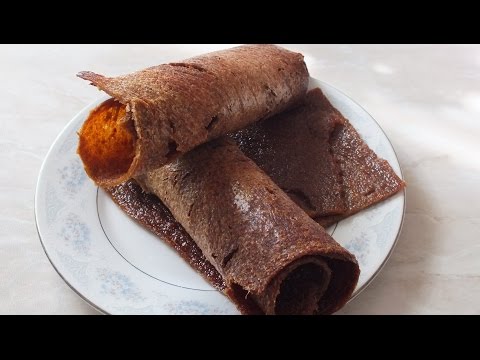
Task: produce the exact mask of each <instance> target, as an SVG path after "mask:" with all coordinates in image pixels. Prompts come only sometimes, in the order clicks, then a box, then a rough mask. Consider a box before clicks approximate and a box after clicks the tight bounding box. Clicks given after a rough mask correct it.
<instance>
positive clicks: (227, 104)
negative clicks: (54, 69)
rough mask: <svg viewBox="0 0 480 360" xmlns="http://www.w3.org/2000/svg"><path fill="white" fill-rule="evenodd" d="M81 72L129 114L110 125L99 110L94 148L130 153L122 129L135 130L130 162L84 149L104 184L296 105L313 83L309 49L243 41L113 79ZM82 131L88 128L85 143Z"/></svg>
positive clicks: (91, 172)
mask: <svg viewBox="0 0 480 360" xmlns="http://www.w3.org/2000/svg"><path fill="white" fill-rule="evenodd" d="M78 76H79V77H81V78H82V79H85V80H89V81H91V82H92V83H93V84H94V85H95V86H97V87H98V88H99V89H101V90H103V91H105V92H106V93H108V94H109V95H111V96H112V97H113V98H115V99H116V100H118V101H119V102H120V103H122V104H124V105H126V107H125V111H126V115H125V116H124V117H123V118H120V117H119V118H117V117H113V116H112V117H110V124H107V123H106V122H105V118H106V117H103V118H102V117H100V118H102V119H101V120H98V121H99V122H100V123H101V125H102V126H97V125H95V124H92V123H90V124H89V126H90V127H91V128H92V127H93V128H96V129H98V131H97V132H96V134H97V135H95V133H94V132H90V133H89V135H90V138H89V139H83V141H84V142H85V143H89V144H90V146H89V147H88V149H95V148H101V147H105V146H108V147H110V148H113V149H115V148H118V152H119V153H121V154H124V153H125V149H124V148H123V147H122V142H121V141H116V140H115V137H116V136H117V134H123V135H124V136H125V134H126V133H127V132H132V136H133V139H134V141H135V148H134V151H132V153H131V154H127V156H123V160H124V161H126V162H127V163H128V164H127V165H123V164H122V165H121V166H119V165H117V163H118V161H110V162H109V161H103V160H102V159H100V161H99V162H95V161H96V160H98V158H99V157H98V156H91V155H92V152H93V150H92V151H91V152H89V153H88V154H86V156H84V155H85V154H84V153H82V151H81V150H82V149H79V150H80V153H79V154H80V156H81V158H82V160H83V162H84V166H85V169H86V171H87V173H88V175H89V176H90V177H91V178H92V179H93V180H94V181H95V182H96V183H97V184H99V185H102V186H111V185H115V184H119V183H121V182H123V181H125V180H127V179H129V178H131V177H132V176H135V175H138V174H142V173H145V172H146V171H148V170H151V169H155V168H157V167H159V166H160V165H163V164H164V163H166V162H168V161H171V160H173V159H174V158H176V157H177V156H178V155H179V154H181V153H184V152H187V151H189V150H191V149H193V148H194V147H195V146H197V145H199V144H202V143H204V142H206V141H208V140H210V139H214V138H217V137H219V136H221V135H223V134H226V133H228V132H230V131H234V130H238V129H241V128H243V127H245V126H247V125H248V124H250V123H252V122H255V121H257V120H260V119H263V118H266V117H269V116H272V115H274V114H276V113H279V112H281V111H283V110H285V109H287V108H288V107H290V106H292V105H293V104H296V103H297V102H298V101H299V100H300V99H301V98H302V97H303V96H304V95H305V93H306V90H307V86H308V70H307V68H306V66H305V63H304V61H303V56H302V55H301V54H298V53H294V52H290V51H288V50H285V49H282V48H280V47H277V46H273V45H247V46H240V47H236V48H232V49H228V50H223V51H218V52H214V53H210V54H206V55H203V56H199V57H194V58H191V59H188V60H185V61H183V62H179V63H171V64H164V65H159V66H154V67H151V68H148V69H145V70H142V71H138V72H135V73H132V74H129V75H125V76H118V77H113V78H112V77H105V76H102V75H98V74H95V73H93V72H81V73H79V74H78ZM93 114H94V113H92V115H93ZM89 121H90V122H95V121H97V120H92V119H90V120H89ZM87 123H88V121H87V122H86V124H87ZM114 128H115V129H117V130H118V131H117V132H115V131H112V129H114ZM102 129H106V130H105V131H106V132H107V134H108V136H105V135H102V134H101V131H103V130H102ZM83 136H86V133H84V132H83V129H82V130H81V131H80V141H81V142H82V137H83ZM104 140H106V142H109V144H108V145H106V142H105V141H104ZM109 153H115V151H109ZM130 159H132V160H131V161H130ZM100 164H101V165H103V166H100ZM105 164H106V165H105ZM124 168H127V170H126V171H123V169H124Z"/></svg>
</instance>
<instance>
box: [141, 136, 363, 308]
mask: <svg viewBox="0 0 480 360" xmlns="http://www.w3.org/2000/svg"><path fill="white" fill-rule="evenodd" d="M137 180H138V181H139V182H140V183H141V184H142V186H143V187H144V188H146V189H148V190H149V191H151V192H153V193H154V194H156V195H157V196H158V197H159V198H160V200H161V201H162V202H163V203H164V204H165V205H166V206H167V207H168V208H169V209H170V211H171V212H172V214H173V215H174V217H175V219H177V220H178V222H179V223H180V224H182V226H183V227H184V228H185V230H186V231H187V232H188V234H190V236H191V237H192V239H193V240H194V241H195V242H196V244H197V245H198V247H199V248H200V249H201V250H202V252H203V254H204V256H205V257H206V258H207V260H209V262H210V263H211V264H212V265H213V266H214V267H215V268H216V269H217V271H218V272H219V273H220V274H221V275H222V277H223V278H224V280H225V282H226V285H227V287H228V288H238V287H239V288H241V289H242V290H243V291H244V292H246V293H247V294H248V296H247V297H248V298H249V299H254V300H255V301H256V303H257V304H258V305H259V306H260V307H261V308H262V310H263V311H264V312H265V313H267V314H273V313H299V314H303V313H331V312H334V311H336V310H338V309H339V308H340V307H341V306H343V304H344V303H345V302H346V301H347V300H348V298H349V297H350V295H351V293H352V292H353V290H354V288H355V285H356V283H357V280H358V275H359V268H358V264H357V262H356V260H355V258H354V256H353V255H352V254H350V253H349V252H348V251H347V250H345V249H343V248H342V247H341V246H340V245H339V244H337V243H336V242H335V241H334V240H333V239H332V238H331V237H330V236H329V235H328V234H327V233H326V232H325V230H324V229H323V228H322V227H321V226H319V225H318V224H317V223H316V222H315V221H313V220H312V219H311V218H310V217H309V216H308V215H307V214H306V213H305V212H303V211H302V210H301V209H300V208H299V207H298V206H297V205H296V204H295V203H294V202H293V201H291V200H290V198H289V197H288V196H287V195H286V194H285V193H284V192H283V191H281V189H280V188H278V186H276V185H275V184H274V183H273V181H272V180H271V179H270V178H269V177H268V176H266V175H265V173H264V172H263V171H261V170H260V169H259V168H258V167H257V166H256V165H255V164H254V163H253V161H251V160H250V159H249V158H247V157H246V156H245V155H244V154H243V153H242V152H241V151H240V150H239V149H238V147H237V146H236V145H235V144H234V143H233V141H231V140H227V139H225V138H223V139H220V140H216V141H212V142H209V143H208V144H204V145H202V146H200V147H198V148H197V149H195V150H194V151H191V152H189V153H188V154H186V155H184V156H182V157H180V158H179V159H177V160H176V161H174V162H172V163H170V164H168V165H166V166H163V167H161V168H159V169H157V170H154V171H151V172H148V173H147V174H145V175H142V176H140V177H138V178H137Z"/></svg>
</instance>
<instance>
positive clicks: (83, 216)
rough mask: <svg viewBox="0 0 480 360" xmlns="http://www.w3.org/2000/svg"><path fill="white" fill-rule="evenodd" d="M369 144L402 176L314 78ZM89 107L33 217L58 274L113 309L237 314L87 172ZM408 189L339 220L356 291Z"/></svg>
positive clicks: (378, 134)
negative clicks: (83, 132)
mask: <svg viewBox="0 0 480 360" xmlns="http://www.w3.org/2000/svg"><path fill="white" fill-rule="evenodd" d="M310 82H311V84H310V85H311V87H316V86H319V87H320V88H321V89H322V90H323V92H324V93H325V95H326V96H327V97H328V98H329V100H330V101H331V102H332V104H333V105H334V106H335V107H336V108H337V109H338V110H340V111H341V112H342V114H343V115H344V116H345V117H346V118H348V119H349V120H350V121H351V123H352V124H353V125H354V126H355V128H356V129H357V130H358V131H359V133H360V134H361V135H362V137H363V139H364V140H365V141H366V142H367V143H368V145H369V146H370V147H371V148H372V149H373V150H374V151H375V152H376V153H377V154H378V155H379V156H381V157H383V158H385V159H386V160H388V161H389V163H390V164H391V165H392V167H393V169H394V170H395V171H396V172H397V174H399V175H400V176H401V171H400V166H399V164H398V160H397V157H396V155H395V152H394V150H393V148H392V145H391V144H390V142H389V140H388V139H387V137H386V136H385V134H384V133H383V131H382V129H381V128H380V127H379V126H378V124H377V123H376V122H375V120H374V119H373V118H372V117H371V116H370V115H369V114H368V113H367V112H366V111H365V110H363V109H362V108H361V107H360V106H359V105H358V104H356V103H355V102H354V101H353V100H351V99H350V98H349V97H347V96H346V95H344V94H343V93H341V92H340V91H338V90H336V89H335V88H333V87H332V86H330V85H328V84H325V83H323V82H320V81H317V80H314V79H311V81H310ZM105 99H106V97H105V98H102V99H99V100H98V101H96V102H95V103H93V104H91V105H89V106H87V107H86V108H85V109H83V110H82V111H81V112H80V113H79V114H78V115H77V116H75V118H74V119H73V120H72V121H70V123H69V124H68V125H67V126H66V127H65V129H64V130H63V131H62V132H61V133H60V135H59V136H58V137H57V139H56V140H55V142H54V143H53V145H52V147H51V149H50V151H49V152H48V154H47V157H46V159H45V161H44V163H43V166H42V168H41V170H40V176H39V179H38V184H37V190H36V194H35V215H36V222H37V228H38V234H39V236H40V240H41V242H42V245H43V247H44V249H45V252H46V254H47V256H48V258H49V259H50V261H51V263H52V265H53V266H54V267H55V269H56V270H57V271H58V273H59V274H60V276H61V277H62V278H63V279H64V280H65V281H66V282H67V284H68V285H70V287H71V288H72V289H73V290H75V291H76V292H77V293H78V294H79V295H80V296H81V297H82V298H83V299H85V300H86V301H87V302H89V303H90V304H91V305H93V306H94V307H95V308H97V309H98V310H100V311H102V312H104V313H110V314H238V311H237V309H236V308H235V306H234V305H233V304H232V303H231V302H230V301H229V300H228V299H227V298H226V297H225V296H223V295H222V294H221V293H219V292H217V291H215V290H214V289H213V288H212V287H211V286H210V285H209V284H208V283H207V282H206V281H205V280H203V278H202V277H201V276H199V275H198V274H197V273H196V272H195V271H194V270H192V269H191V268H190V267H189V265H187V264H186V263H185V262H184V261H183V260H182V259H181V258H180V257H179V256H178V255H177V254H176V253H175V251H173V250H172V249H170V248H169V247H168V245H166V244H165V243H164V242H163V241H162V240H161V239H159V238H157V237H156V236H154V235H153V234H151V233H150V232H148V231H147V230H145V229H143V228H142V227H141V226H140V225H137V224H136V223H135V222H134V221H133V220H131V219H130V218H129V217H128V216H127V215H126V214H124V213H123V212H122V211H121V210H120V209H119V208H118V207H117V206H116V205H115V204H114V203H113V201H111V200H110V198H109V197H108V195H107V194H106V193H104V192H103V191H102V190H101V189H99V188H97V187H96V186H95V185H94V183H93V182H92V181H91V180H90V179H89V178H88V177H87V176H86V174H85V172H84V170H83V167H82V163H81V161H80V158H79V157H78V155H77V154H76V149H77V139H78V137H77V133H76V132H77V131H78V130H79V129H80V127H81V125H82V123H83V122H84V120H85V119H86V117H87V116H88V114H89V112H90V110H92V109H93V108H94V107H95V106H97V105H98V104H99V103H101V102H102V101H103V100H105ZM404 205H405V193H404V192H401V193H399V194H397V195H396V196H394V197H392V198H390V199H388V200H387V201H384V202H382V203H380V204H378V205H376V206H373V207H372V208H370V209H367V210H365V211H362V212H360V213H358V214H357V215H354V216H351V217H350V218H348V219H345V220H343V221H341V222H339V223H338V224H336V225H333V226H332V227H330V228H329V229H328V231H329V232H330V234H332V235H333V237H334V238H335V240H337V241H338V242H339V243H340V244H342V245H343V246H344V247H346V248H347V249H348V250H350V251H351V252H352V253H354V254H355V256H356V257H357V259H358V262H359V264H360V269H361V275H360V280H359V282H358V287H357V289H356V290H355V294H354V295H356V294H358V293H359V292H360V291H361V290H362V289H363V288H365V286H366V285H367V284H368V283H369V282H370V281H371V280H372V279H373V277H374V276H375V275H376V274H377V273H378V272H379V270H380V269H381V267H382V266H383V264H385V262H386V260H387V258H388V257H389V255H390V253H391V252H392V250H393V247H394V245H395V242H396V239H397V237H398V235H399V232H400V228H401V225H402V221H403V215H404Z"/></svg>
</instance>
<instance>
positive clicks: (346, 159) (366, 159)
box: [315, 107, 405, 227]
mask: <svg viewBox="0 0 480 360" xmlns="http://www.w3.org/2000/svg"><path fill="white" fill-rule="evenodd" d="M332 111H336V110H335V109H334V108H333V107H332ZM344 122H345V124H344V126H343V127H340V128H338V129H337V130H336V131H335V133H334V134H333V136H332V141H331V142H332V153H333V156H334V158H335V159H336V161H337V163H338V164H339V166H340V169H341V174H342V181H343V188H344V193H345V201H346V205H347V211H346V212H345V213H343V214H341V215H333V216H326V217H319V218H316V219H315V220H317V221H318V223H320V224H321V225H323V226H325V227H326V226H329V225H331V224H334V223H336V222H337V221H340V220H342V219H344V218H346V217H348V216H351V215H353V214H355V213H357V212H359V211H361V210H363V209H366V208H368V207H370V206H372V205H374V204H377V203H379V202H380V201H383V200H385V199H386V198H388V197H390V196H392V195H394V194H396V193H398V192H399V191H401V190H402V189H403V188H404V187H405V183H404V182H403V181H402V180H401V179H400V178H399V177H398V176H397V174H395V171H393V169H392V167H391V166H390V164H389V163H388V162H387V161H386V160H384V159H381V158H379V157H378V156H377V155H376V154H375V152H374V151H373V150H371V149H370V148H369V147H368V145H367V144H366V143H365V142H364V141H363V140H362V138H361V137H360V135H359V134H358V132H357V131H356V130H355V129H354V128H353V126H352V125H351V124H350V122H349V121H348V120H347V119H344Z"/></svg>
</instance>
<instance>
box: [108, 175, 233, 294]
mask: <svg viewBox="0 0 480 360" xmlns="http://www.w3.org/2000/svg"><path fill="white" fill-rule="evenodd" d="M104 190H105V191H106V192H107V193H108V194H109V195H110V197H111V198H112V199H113V201H114V202H115V203H116V204H117V205H118V206H119V207H120V208H121V209H122V210H123V211H125V212H126V213H127V214H128V215H129V216H130V217H132V218H133V219H135V220H136V221H137V222H138V223H140V224H141V225H143V226H145V227H146V228H148V229H149V230H150V231H151V232H152V233H154V234H155V235H157V236H159V237H160V238H162V240H164V241H165V242H166V243H167V244H168V245H170V246H171V247H172V248H174V249H175V250H176V251H177V253H178V254H179V255H180V256H181V257H182V258H183V259H184V260H185V261H187V262H188V263H189V264H190V266H191V267H192V268H193V269H195V270H196V271H197V272H199V273H200V274H201V275H202V276H203V277H204V278H205V279H206V280H207V281H208V282H209V283H210V284H212V286H213V287H215V288H216V289H218V290H224V289H225V281H224V280H223V278H222V276H221V275H220V274H219V273H218V271H217V270H216V269H215V268H214V267H213V266H212V264H210V262H209V261H208V260H207V259H206V258H205V256H203V254H202V251H201V250H200V249H199V248H198V246H197V244H195V242H194V241H193V240H192V238H191V237H190V235H188V234H187V232H186V231H185V229H184V228H183V227H182V225H180V224H179V223H178V221H177V220H175V218H174V217H173V215H172V214H171V212H170V211H169V210H168V209H167V208H166V207H165V205H163V204H162V202H161V201H160V200H159V199H158V198H157V197H156V196H155V195H153V194H148V193H146V192H144V191H143V190H142V188H141V187H140V186H139V185H138V184H137V183H136V182H135V180H129V181H126V182H125V183H123V184H120V185H117V186H112V187H110V188H105V189H104Z"/></svg>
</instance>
